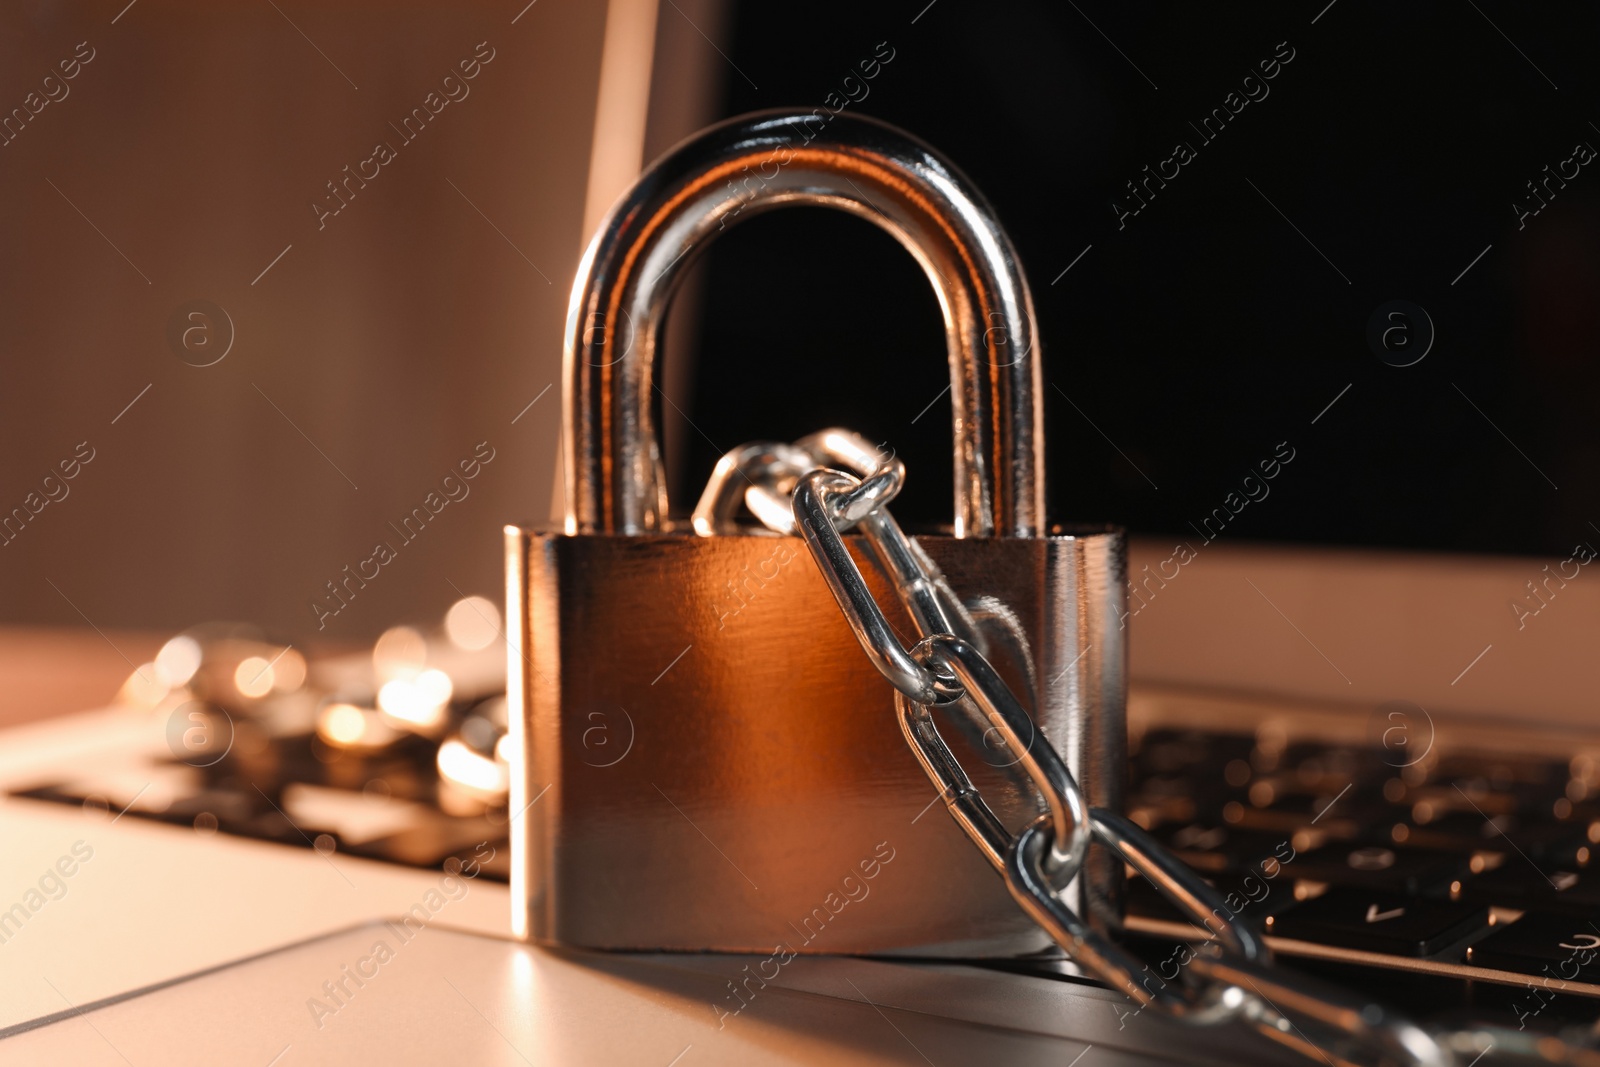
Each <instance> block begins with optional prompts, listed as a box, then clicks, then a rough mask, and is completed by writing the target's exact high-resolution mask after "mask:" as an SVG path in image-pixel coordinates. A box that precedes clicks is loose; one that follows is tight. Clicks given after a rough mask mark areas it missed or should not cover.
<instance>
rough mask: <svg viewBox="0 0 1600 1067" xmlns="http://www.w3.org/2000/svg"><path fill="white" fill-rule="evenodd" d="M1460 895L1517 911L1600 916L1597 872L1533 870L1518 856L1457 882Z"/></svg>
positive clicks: (1599, 884) (1599, 881) (1599, 886)
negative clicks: (1485, 871) (1459, 884)
mask: <svg viewBox="0 0 1600 1067" xmlns="http://www.w3.org/2000/svg"><path fill="white" fill-rule="evenodd" d="M1461 896H1462V897H1464V898H1465V899H1467V900H1476V901H1481V902H1482V903H1485V904H1498V905H1500V906H1501V907H1505V908H1516V909H1517V910H1519V911H1553V912H1560V913H1562V914H1567V915H1585V916H1588V915H1595V916H1600V875H1596V874H1593V873H1586V874H1581V875H1580V874H1578V873H1576V872H1574V871H1561V870H1548V871H1541V870H1537V869H1535V868H1534V867H1532V866H1531V865H1529V864H1528V863H1527V861H1526V860H1524V859H1522V857H1520V856H1512V857H1510V858H1509V859H1508V860H1507V861H1506V862H1505V863H1504V864H1502V865H1501V866H1500V867H1498V868H1497V869H1495V870H1492V871H1489V872H1487V873H1485V874H1481V875H1479V876H1478V877H1476V878H1468V879H1466V880H1465V881H1463V882H1462V883H1461Z"/></svg>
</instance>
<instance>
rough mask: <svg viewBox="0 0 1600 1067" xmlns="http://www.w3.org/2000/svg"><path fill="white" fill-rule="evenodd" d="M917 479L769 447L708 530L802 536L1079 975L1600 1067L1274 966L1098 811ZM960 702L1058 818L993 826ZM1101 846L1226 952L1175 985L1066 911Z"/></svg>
mask: <svg viewBox="0 0 1600 1067" xmlns="http://www.w3.org/2000/svg"><path fill="white" fill-rule="evenodd" d="M836 467H847V468H850V469H851V470H852V471H853V472H854V473H845V472H843V471H840V470H837V469H833V468H836ZM904 481H905V467H904V464H902V463H901V462H900V461H899V460H898V459H896V458H894V457H893V456H885V455H884V454H883V453H881V452H880V451H879V450H878V449H877V448H875V447H873V446H872V445H871V444H869V443H868V442H867V441H866V440H865V439H864V438H861V437H859V436H857V435H855V434H852V433H849V432H848V431H844V430H826V431H823V432H821V433H817V434H813V435H811V436H810V437H806V438H803V439H801V440H800V441H797V442H795V443H794V444H792V445H788V444H782V443H778V442H755V443H753V444H749V445H745V446H743V447H742V448H739V449H736V450H734V451H733V452H730V453H728V454H727V455H726V456H724V457H723V459H722V460H721V461H720V462H719V463H718V464H717V467H716V470H715V471H714V472H713V474H712V477H711V480H710V483H709V484H708V485H707V487H706V490H705V493H704V494H703V495H702V497H701V499H700V503H699V505H698V506H697V507H696V508H695V511H694V516H693V526H694V529H695V532H696V533H698V534H700V535H702V536H710V535H714V534H717V533H722V532H727V531H729V530H731V529H732V528H733V523H734V517H735V515H736V514H737V512H738V509H739V505H740V503H741V502H742V503H743V504H745V505H746V506H747V507H748V508H749V510H750V512H751V513H752V514H753V515H755V516H756V517H757V518H758V519H760V520H761V521H762V523H763V524H764V525H765V526H766V527H767V528H768V529H769V530H771V531H772V532H774V533H778V534H799V535H800V536H801V537H802V538H803V539H804V540H805V542H806V545H807V547H808V548H809V549H810V551H811V555H812V558H813V559H814V560H815V561H816V563H817V566H818V568H819V570H820V571H821V572H822V575H823V578H824V579H825V580H826V581H827V583H828V587H829V589H830V590H831V591H832V592H833V595H834V598H835V599H836V600H837V601H838V603H839V607H840V609H841V610H842V611H843V613H844V615H845V618H846V620H847V621H848V622H849V624H850V627H851V629H852V630H853V631H854V633H855V635H856V638H857V639H858V640H859V641H860V643H861V647H862V649H863V650H864V651H865V652H866V654H867V656H868V658H869V659H870V660H871V661H872V663H873V665H874V666H876V667H877V668H878V670H879V672H880V673H882V674H883V676H884V677H885V678H886V679H888V681H889V682H890V684H891V685H893V686H894V688H895V706H896V710H897V713H898V717H899V721H900V728H901V731H902V733H903V734H904V735H905V738H906V741H907V743H908V744H909V745H910V747H911V750H912V752H913V753H914V754H915V755H916V757H917V759H918V761H919V762H920V763H921V764H922V767H923V769H924V771H926V772H927V774H928V777H929V778H930V779H931V780H932V781H933V783H934V784H935V785H936V786H938V787H939V791H940V793H939V795H940V798H941V799H943V801H944V803H945V806H946V807H947V808H948V809H949V811H950V814H951V816H952V817H953V818H954V819H955V821H956V823H957V824H958V825H960V826H961V828H962V829H963V830H964V831H965V832H966V834H967V836H968V837H970V838H971V839H972V841H973V843H974V844H975V845H976V846H977V847H978V849H979V850H980V851H981V852H982V853H983V855H984V857H985V858H986V859H987V860H988V861H989V863H990V865H991V866H993V867H994V868H995V870H996V871H997V872H998V873H999V874H1000V876H1001V877H1002V878H1003V879H1004V881H1005V884H1006V888H1007V889H1008V890H1009V891H1010V893H1011V895H1012V897H1013V898H1014V899H1015V900H1016V902H1017V903H1018V905H1019V906H1021V908H1022V909H1023V910H1024V911H1025V912H1026V913H1027V914H1028V915H1029V917H1030V918H1032V919H1033V920H1034V922H1036V923H1037V924H1038V925H1039V926H1040V927H1041V928H1042V929H1043V930H1044V931H1045V932H1046V933H1048V934H1049V935H1050V937H1051V938H1052V939H1053V940H1054V941H1055V942H1056V944H1058V945H1059V946H1060V947H1061V948H1062V949H1063V950H1065V951H1066V952H1067V954H1068V955H1069V956H1071V958H1072V959H1073V961H1074V962H1075V963H1077V964H1078V965H1079V966H1081V967H1083V968H1084V969H1085V970H1087V971H1088V972H1090V973H1092V974H1093V975H1095V976H1096V977H1097V978H1099V979H1100V980H1101V981H1103V982H1104V983H1105V984H1106V985H1108V986H1110V987H1111V988H1113V989H1117V990H1120V991H1121V992H1123V993H1124V994H1126V995H1127V996H1128V997H1129V998H1130V999H1131V1000H1133V1001H1134V1003H1135V1004H1136V1005H1137V1008H1136V1009H1135V1010H1136V1011H1139V1010H1143V1008H1144V1007H1146V1006H1153V1007H1155V1008H1156V1009H1157V1010H1159V1011H1162V1012H1164V1013H1166V1014H1169V1015H1173V1016H1176V1017H1178V1018H1181V1019H1183V1020H1185V1021H1187V1022H1190V1023H1193V1024H1197V1025H1214V1024H1218V1023H1222V1022H1227V1021H1233V1020H1238V1021H1241V1022H1243V1023H1246V1024H1247V1025H1250V1026H1252V1027H1254V1028H1255V1029H1256V1030H1257V1031H1259V1032H1260V1033H1262V1034H1264V1035H1265V1036H1267V1037H1268V1038H1270V1039H1272V1040H1274V1041H1277V1042H1278V1043H1280V1044H1282V1045H1285V1046H1287V1047H1290V1048H1293V1049H1295V1050H1296V1051H1299V1052H1301V1053H1303V1054H1304V1055H1306V1056H1308V1057H1310V1058H1312V1059H1315V1060H1317V1061H1318V1062H1324V1061H1326V1062H1330V1063H1332V1062H1334V1061H1333V1060H1329V1059H1328V1053H1327V1051H1325V1050H1324V1047H1323V1044H1322V1043H1321V1042H1318V1041H1315V1040H1313V1038H1312V1037H1311V1036H1310V1035H1309V1034H1308V1032H1307V1030H1308V1028H1309V1030H1310V1031H1311V1032H1312V1033H1315V1034H1317V1035H1318V1036H1320V1037H1322V1038H1323V1039H1324V1041H1328V1042H1330V1043H1341V1042H1342V1043H1343V1044H1346V1045H1349V1046H1351V1051H1352V1052H1354V1051H1356V1050H1362V1051H1365V1052H1366V1053H1369V1054H1371V1055H1372V1056H1375V1057H1376V1059H1377V1061H1378V1062H1382V1063H1395V1064H1406V1065H1415V1067H1455V1065H1456V1064H1457V1062H1458V1060H1457V1057H1458V1055H1459V1056H1464V1057H1467V1058H1468V1059H1472V1060H1474V1061H1475V1060H1476V1059H1477V1058H1478V1057H1479V1056H1481V1055H1482V1054H1483V1053H1484V1052H1486V1051H1487V1050H1488V1049H1490V1048H1492V1049H1494V1050H1495V1051H1496V1052H1497V1054H1498V1055H1499V1056H1500V1057H1501V1058H1503V1059H1512V1058H1515V1059H1522V1060H1525V1061H1529V1062H1537V1063H1556V1064H1574V1065H1582V1067H1600V1052H1596V1051H1594V1050H1593V1049H1592V1048H1590V1047H1585V1046H1584V1045H1582V1044H1579V1043H1578V1042H1577V1041H1570V1042H1569V1041H1562V1040H1558V1039H1554V1038H1550V1037H1540V1036H1538V1035H1534V1034H1531V1033H1526V1032H1521V1031H1515V1030H1506V1029H1501V1028H1496V1027H1490V1028H1479V1029H1473V1030H1461V1031H1453V1032H1449V1033H1444V1034H1432V1033H1430V1032H1428V1031H1426V1030H1424V1029H1422V1028H1421V1027H1420V1026H1418V1025H1417V1024H1415V1023H1413V1022H1411V1021H1410V1020H1408V1019H1406V1018H1404V1017H1402V1016H1399V1015H1397V1014H1395V1013H1393V1012H1391V1011H1389V1010H1387V1009H1385V1008H1384V1007H1382V1006H1381V1005H1378V1004H1375V1003H1373V1002H1372V1001H1370V1000H1367V999H1366V998H1364V997H1360V996H1357V995H1354V994H1352V993H1350V992H1348V991H1346V990H1343V989H1341V988H1338V987H1336V986H1330V985H1327V984H1325V983H1322V982H1319V981H1314V980H1312V979H1308V978H1305V977H1303V976H1301V975H1299V974H1296V973H1294V972H1292V971H1287V970H1284V969H1282V968H1280V967H1277V966H1275V965H1274V963H1273V958H1272V952H1271V949H1270V948H1268V946H1267V944H1266V942H1265V940H1263V938H1262V937H1261V935H1260V934H1259V933H1258V932H1257V931H1256V929H1255V928H1254V926H1253V925H1251V924H1250V923H1248V922H1245V921H1239V920H1238V919H1237V918H1235V917H1233V915H1232V909H1230V908H1229V907H1228V906H1227V904H1226V903H1225V901H1224V900H1223V899H1222V897H1221V895H1220V894H1219V893H1218V892H1217V890H1215V889H1214V888H1213V887H1212V886H1210V885H1209V884H1207V883H1206V882H1205V881H1203V880H1202V879H1201V878H1200V877H1199V876H1198V875H1196V874H1195V873H1194V872H1193V871H1192V870H1190V868H1189V867H1187V866H1186V865H1185V864H1184V863H1183V862H1182V861H1181V860H1179V859H1177V857H1175V856H1173V855H1172V854H1171V853H1170V852H1168V851H1166V849H1164V848H1163V847H1162V846H1161V845H1160V844H1158V843H1157V842H1156V841H1155V840H1154V839H1153V838H1151V837H1150V836H1149V835H1148V834H1146V833H1145V832H1144V831H1143V830H1142V829H1140V828H1139V827H1138V826H1137V825H1135V824H1134V823H1133V822H1132V821H1130V820H1128V819H1127V818H1125V817H1123V816H1121V815H1119V814H1117V813H1115V812H1110V811H1106V810H1104V809H1101V808H1092V809H1091V808H1088V807H1087V806H1086V805H1085V803H1084V800H1083V794H1082V792H1081V790H1080V789H1079V787H1078V783H1077V781H1076V780H1075V779H1074V778H1073V776H1072V773H1071V771H1070V770H1069V769H1068V768H1067V766H1066V764H1065V762H1064V761H1063V760H1062V758H1061V756H1060V754H1059V753H1058V752H1057V751H1056V749H1055V748H1054V746H1052V745H1051V744H1050V742H1049V741H1048V740H1047V739H1046V738H1045V737H1044V736H1043V735H1042V734H1041V733H1040V732H1039V730H1038V727H1037V725H1036V724H1035V722H1034V720H1033V717H1032V716H1031V715H1030V714H1029V713H1028V711H1027V709H1026V708H1025V707H1024V706H1023V704H1022V703H1021V702H1020V701H1019V700H1018V699H1017V696H1016V694H1015V693H1014V692H1013V691H1012V689H1011V687H1010V686H1009V685H1007V684H1006V682H1005V680H1004V679H1003V678H1002V677H1001V676H1000V674H999V673H998V672H997V671H996V670H995V669H994V667H993V666H992V665H991V664H990V662H989V660H988V659H987V657H986V656H985V651H986V650H987V649H986V644H985V642H984V639H983V636H982V634H981V633H980V631H979V629H978V627H977V626H976V625H975V624H974V622H973V620H972V618H971V616H970V615H969V614H968V613H967V610H966V608H965V607H964V606H963V605H962V603H961V600H960V598H959V597H957V596H956V595H955V593H954V592H953V591H952V590H951V588H950V586H949V584H948V583H947V582H946V581H945V579H944V576H943V575H942V574H941V573H940V572H939V570H938V568H937V566H935V565H934V563H933V561H932V560H931V559H929V558H928V556H927V554H926V553H925V552H923V551H922V549H921V548H920V546H918V545H917V543H916V541H915V540H914V539H912V538H910V537H908V536H907V535H906V534H905V533H904V531H902V530H901V528H900V526H899V524H898V523H897V522H895V520H894V518H893V517H892V516H891V515H890V514H889V511H888V504H889V503H890V502H891V501H892V500H893V499H894V498H895V496H896V495H897V494H898V493H899V491H900V488H901V486H902V485H903V484H904ZM852 528H855V529H858V530H859V531H860V532H861V533H862V534H863V536H864V538H865V542H866V546H867V548H868V551H869V554H870V556H871V558H872V560H873V562H874V563H875V564H876V565H877V566H878V568H879V569H880V570H881V571H882V572H883V573H884V575H885V576H886V577H887V578H888V579H889V582H890V584H891V586H892V587H893V589H894V591H895V594H896V596H897V597H898V599H899V600H900V601H901V602H902V604H903V605H904V607H905V608H906V610H907V612H908V614H909V615H910V616H911V618H912V620H913V622H914V624H915V625H916V628H917V631H918V635H919V637H920V640H919V641H918V642H917V643H916V644H915V645H913V646H912V647H910V648H907V647H906V646H905V645H904V644H902V643H901V641H900V639H899V637H898V636H897V635H896V633H895V631H894V628H893V626H892V625H891V624H890V622H889V620H888V618H887V617H886V616H885V615H884V613H883V611H882V609H881V608H880V607H879V606H878V603H877V601H876V600H875V599H874V597H873V595H872V592H871V590H870V589H869V588H868V586H867V583H866V580H865V579H864V577H863V576H862V574H861V570H860V568H859V567H858V566H857V565H856V562H855V560H854V558H853V557H852V556H851V554H850V549H849V547H848V546H847V545H846V543H845V540H844V537H843V534H844V533H845V532H846V531H848V530H850V529H852ZM946 707H949V708H953V709H954V710H956V711H958V712H961V713H964V714H968V715H981V716H982V718H983V719H984V720H986V721H987V723H988V724H989V726H990V727H991V728H992V729H993V730H995V731H996V732H997V733H998V734H999V736H1000V737H1001V738H1002V739H1003V741H1004V743H1005V744H1006V745H1007V746H1008V747H1009V748H1011V749H1012V750H1013V751H1016V752H1018V753H1020V756H1019V759H1018V761H1017V765H1018V766H1020V767H1021V768H1022V770H1023V771H1024V773H1026V774H1027V776H1028V778H1029V780H1030V782H1031V783H1032V784H1033V786H1034V788H1035V789H1037V790H1038V792H1039V794H1040V797H1041V798H1042V800H1043V807H1044V808H1045V809H1046V810H1045V811H1044V812H1043V813H1042V814H1040V815H1039V816H1038V817H1037V818H1035V819H1033V820H1032V821H1030V822H1029V823H1028V824H1027V825H1026V826H1024V827H1022V828H1021V829H1020V830H1019V831H1017V832H1015V833H1013V832H1012V831H1011V830H1008V829H1007V828H1006V827H1005V826H1004V825H1003V824H1002V823H1001V822H1000V820H999V819H998V818H997V817H996V816H995V814H994V811H993V810H992V809H991V808H990V807H989V805H988V804H987V803H986V802H985V801H984V799H983V797H982V795H981V794H980V793H979V791H978V789H977V787H976V786H975V785H973V783H972V780H971V779H970V778H969V777H968V776H967V773H966V771H965V770H964V769H963V768H962V765H961V761H960V760H959V759H958V758H957V757H956V755H955V754H954V753H953V752H952V751H951V749H950V747H949V745H948V744H946V742H945V740H944V738H943V736H942V735H941V734H940V732H939V729H938V725H937V723H936V721H935V718H934V711H935V710H936V709H939V708H946ZM1091 840H1093V841H1095V842H1098V843H1099V844H1101V845H1103V846H1105V847H1107V848H1109V849H1111V850H1112V851H1113V852H1114V853H1115V854H1116V855H1117V857H1118V858H1119V859H1120V860H1121V861H1122V862H1123V863H1125V864H1127V865H1128V866H1129V867H1131V868H1133V869H1134V870H1135V871H1137V872H1138V873H1139V874H1141V875H1143V876H1144V877H1145V878H1147V879H1148V880H1149V881H1150V883H1151V884H1152V885H1154V886H1155V887H1156V888H1157V889H1158V890H1159V891H1160V892H1161V893H1162V895H1163V896H1165V897H1166V898H1167V899H1168V900H1170V901H1171V902H1172V903H1173V904H1174V905H1176V906H1177V908H1178V909H1179V910H1180V911H1181V912H1182V913H1183V914H1184V915H1185V916H1186V917H1187V919H1188V920H1189V921H1190V922H1192V923H1193V924H1194V925H1196V926H1197V927H1200V928H1202V929H1204V930H1206V931H1208V932H1209V933H1210V935H1211V937H1212V940H1211V942H1210V943H1209V944H1207V945H1204V946H1201V947H1200V948H1198V949H1195V950H1194V952H1193V955H1192V956H1191V957H1190V958H1189V959H1188V960H1187V961H1186V963H1185V964H1184V967H1185V970H1184V971H1183V979H1184V981H1183V984H1182V985H1181V986H1179V987H1178V988H1176V989H1175V988H1174V987H1173V984H1172V983H1170V982H1167V981H1162V980H1161V979H1159V978H1156V977H1155V976H1154V975H1152V974H1150V970H1149V967H1148V966H1147V965H1146V964H1144V963H1142V962H1140V961H1139V960H1138V959H1137V958H1136V957H1135V956H1134V955H1133V954H1132V953H1131V952H1129V951H1128V950H1127V949H1125V948H1123V947H1122V946H1121V945H1120V944H1118V943H1117V942H1115V941H1113V940H1112V939H1111V938H1109V937H1108V936H1107V935H1106V934H1105V933H1103V932H1102V931H1100V930H1098V929H1096V928H1095V927H1093V926H1091V925H1090V924H1089V923H1087V922H1085V921H1084V920H1083V918H1082V917H1081V916H1079V915H1078V914H1077V913H1076V912H1074V911H1073V910H1072V909H1071V908H1070V907H1069V906H1068V905H1067V904H1066V903H1064V902H1063V900H1062V895H1063V891H1064V890H1065V889H1066V887H1067V885H1068V884H1069V883H1070V882H1071V881H1072V879H1073V878H1074V877H1075V876H1076V875H1077V873H1078V870H1079V868H1080V867H1081V866H1082V864H1083V860H1084V855H1085V853H1086V851H1087V849H1088V845H1089V842H1090V841H1091ZM1225 916H1227V917H1225ZM1340 1062H1341V1063H1349V1062H1351V1061H1349V1060H1347V1059H1343V1058H1342V1057H1341V1060H1340Z"/></svg>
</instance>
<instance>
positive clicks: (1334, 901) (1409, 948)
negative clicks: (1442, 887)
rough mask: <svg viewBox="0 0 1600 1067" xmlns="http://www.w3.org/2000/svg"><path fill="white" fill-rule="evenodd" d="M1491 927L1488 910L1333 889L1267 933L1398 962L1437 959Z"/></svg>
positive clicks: (1289, 912) (1280, 917)
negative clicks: (1435, 956) (1405, 958)
mask: <svg viewBox="0 0 1600 1067" xmlns="http://www.w3.org/2000/svg"><path fill="white" fill-rule="evenodd" d="M1488 924H1489V909H1488V907H1487V906H1486V905H1483V904H1473V903H1468V902H1465V901H1459V900H1425V899H1423V898H1421V897H1414V896H1401V895H1391V894H1386V893H1373V892H1368V891H1367V890H1363V889H1342V888H1335V889H1330V890H1328V891H1327V892H1326V893H1324V894H1323V895H1322V896H1320V897H1317V898H1316V899H1315V900H1308V901H1305V902H1303V903H1300V904H1296V905H1295V906H1294V907H1293V908H1290V909H1288V910H1287V911H1285V912H1283V914H1281V915H1277V916H1274V917H1273V919H1272V922H1271V924H1270V925H1269V926H1268V927H1267V932H1268V933H1270V934H1273V935H1276V936H1278V937H1288V938H1293V939H1295V940H1297V941H1315V942H1318V943H1321V944H1329V945H1338V946H1341V947H1343V948H1353V949H1363V950H1365V951H1367V952H1387V953H1390V954H1392V955H1396V956H1431V955H1433V954H1434V953H1435V952H1439V951H1440V950H1442V949H1445V948H1447V947H1449V946H1450V945H1452V944H1454V943H1455V942H1457V941H1459V940H1461V939H1462V938H1464V937H1466V936H1467V935H1468V934H1471V933H1474V932H1475V931H1477V930H1481V929H1482V928H1483V927H1485V926H1487V925H1488Z"/></svg>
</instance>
